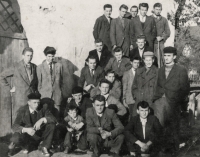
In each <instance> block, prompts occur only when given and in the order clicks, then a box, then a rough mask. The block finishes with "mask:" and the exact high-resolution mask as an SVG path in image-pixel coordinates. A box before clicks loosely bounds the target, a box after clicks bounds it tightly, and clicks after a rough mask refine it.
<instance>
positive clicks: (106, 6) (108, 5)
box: [103, 4, 112, 10]
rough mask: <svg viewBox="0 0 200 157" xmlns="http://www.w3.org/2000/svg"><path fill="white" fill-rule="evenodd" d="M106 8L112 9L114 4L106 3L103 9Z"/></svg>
mask: <svg viewBox="0 0 200 157" xmlns="http://www.w3.org/2000/svg"><path fill="white" fill-rule="evenodd" d="M106 8H111V9H112V5H110V4H105V5H104V6H103V9H104V10H105V9H106Z"/></svg>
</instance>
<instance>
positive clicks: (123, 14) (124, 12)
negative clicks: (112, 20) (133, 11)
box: [119, 8, 127, 17]
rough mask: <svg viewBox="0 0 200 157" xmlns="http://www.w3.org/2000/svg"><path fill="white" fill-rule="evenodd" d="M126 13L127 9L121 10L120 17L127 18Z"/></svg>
mask: <svg viewBox="0 0 200 157" xmlns="http://www.w3.org/2000/svg"><path fill="white" fill-rule="evenodd" d="M126 12H127V10H126V9H124V8H121V10H120V11H119V15H120V16H121V17H124V16H125V14H126Z"/></svg>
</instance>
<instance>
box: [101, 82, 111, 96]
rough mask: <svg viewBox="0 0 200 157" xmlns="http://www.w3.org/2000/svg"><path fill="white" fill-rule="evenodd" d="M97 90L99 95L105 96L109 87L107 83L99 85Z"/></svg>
mask: <svg viewBox="0 0 200 157" xmlns="http://www.w3.org/2000/svg"><path fill="white" fill-rule="evenodd" d="M99 89H100V91H101V95H106V94H108V92H109V90H110V86H109V84H108V83H101V85H100V86H99Z"/></svg>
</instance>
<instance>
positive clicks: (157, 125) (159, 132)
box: [148, 117, 163, 144]
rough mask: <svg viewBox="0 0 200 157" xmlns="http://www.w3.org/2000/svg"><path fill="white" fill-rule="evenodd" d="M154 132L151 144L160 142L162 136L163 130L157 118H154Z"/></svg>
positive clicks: (150, 138)
mask: <svg viewBox="0 0 200 157" xmlns="http://www.w3.org/2000/svg"><path fill="white" fill-rule="evenodd" d="M153 130H154V133H152V134H151V135H150V137H149V141H148V142H149V144H151V143H154V142H155V141H159V140H160V138H161V136H162V131H163V128H162V126H161V124H160V122H159V120H158V118H157V117H154V123H153Z"/></svg>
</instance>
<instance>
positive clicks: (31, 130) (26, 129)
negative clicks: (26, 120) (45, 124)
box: [23, 128, 35, 136]
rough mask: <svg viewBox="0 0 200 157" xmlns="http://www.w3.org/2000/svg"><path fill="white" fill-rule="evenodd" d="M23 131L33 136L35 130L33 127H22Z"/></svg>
mask: <svg viewBox="0 0 200 157" xmlns="http://www.w3.org/2000/svg"><path fill="white" fill-rule="evenodd" d="M23 131H24V133H27V134H29V135H30V136H33V135H34V134H35V130H34V129H33V128H23Z"/></svg>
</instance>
